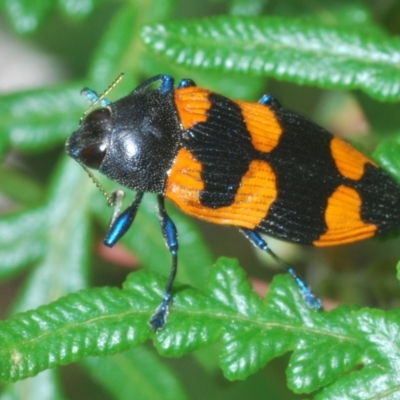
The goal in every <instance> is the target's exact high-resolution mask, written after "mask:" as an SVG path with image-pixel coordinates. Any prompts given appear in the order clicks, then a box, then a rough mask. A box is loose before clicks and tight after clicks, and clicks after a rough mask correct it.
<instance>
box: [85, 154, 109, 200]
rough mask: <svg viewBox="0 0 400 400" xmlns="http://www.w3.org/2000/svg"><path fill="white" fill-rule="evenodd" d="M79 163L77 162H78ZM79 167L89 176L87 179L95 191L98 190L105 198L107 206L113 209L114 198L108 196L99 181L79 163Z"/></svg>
mask: <svg viewBox="0 0 400 400" xmlns="http://www.w3.org/2000/svg"><path fill="white" fill-rule="evenodd" d="M78 162H79V161H78ZM79 164H80V165H81V167H82V168H83V169H84V170H85V171H86V173H87V174H88V175H89V178H90V179H91V180H92V182H93V183H94V184H95V185H96V187H97V189H99V190H100V192H101V194H102V195H103V196H104V197H105V198H106V200H107V204H108V205H109V206H110V207H114V205H115V196H112V195H110V194H109V193H108V192H107V190H106V189H105V188H104V186H103V185H102V184H101V183H100V181H99V180H98V179H97V178H96V177H95V176H94V175H93V174H92V173H91V172H90V170H89V169H88V168H87V167H86V166H85V165H84V164H83V163H81V162H79Z"/></svg>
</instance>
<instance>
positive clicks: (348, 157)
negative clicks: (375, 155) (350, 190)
mask: <svg viewBox="0 0 400 400" xmlns="http://www.w3.org/2000/svg"><path fill="white" fill-rule="evenodd" d="M331 152H332V156H333V159H334V160H335V164H336V167H337V168H338V170H339V172H340V173H341V174H342V175H343V176H345V177H346V178H349V179H353V180H355V181H357V180H359V179H361V178H362V176H363V174H364V167H365V164H366V163H371V164H373V165H375V166H376V164H375V163H374V162H372V161H371V160H370V159H369V158H367V157H366V156H364V155H363V154H361V153H360V152H359V151H358V150H356V149H355V148H353V147H351V146H350V145H349V144H348V143H346V142H344V141H343V140H341V139H339V138H338V137H335V138H333V139H332V141H331Z"/></svg>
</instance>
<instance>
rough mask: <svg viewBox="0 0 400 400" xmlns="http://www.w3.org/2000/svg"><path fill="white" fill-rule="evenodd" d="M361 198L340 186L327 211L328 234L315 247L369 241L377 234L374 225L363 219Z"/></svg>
mask: <svg viewBox="0 0 400 400" xmlns="http://www.w3.org/2000/svg"><path fill="white" fill-rule="evenodd" d="M360 211H361V198H360V195H359V194H358V193H357V191H356V190H355V189H353V188H350V187H348V186H345V185H341V186H339V187H338V188H337V189H336V191H335V192H334V193H333V194H332V196H331V197H330V198H329V200H328V204H327V207H326V210H325V222H326V224H327V226H328V230H327V232H326V233H324V234H323V235H321V236H320V238H319V239H318V240H316V241H314V242H313V244H314V245H315V246H333V245H337V244H343V243H351V242H355V241H357V240H362V239H367V238H369V237H371V236H373V235H374V234H375V233H376V230H377V227H376V225H374V224H367V223H365V222H364V221H362V219H361V215H360Z"/></svg>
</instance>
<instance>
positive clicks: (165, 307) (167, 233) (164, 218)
mask: <svg viewBox="0 0 400 400" xmlns="http://www.w3.org/2000/svg"><path fill="white" fill-rule="evenodd" d="M157 200H158V216H159V219H160V225H161V230H162V233H163V236H164V239H165V243H166V245H167V247H168V250H169V251H170V253H171V256H172V267H171V273H170V275H169V278H168V282H167V285H166V286H165V292H164V298H163V301H162V303H161V305H160V306H159V307H158V308H157V310H156V312H155V313H154V315H153V316H152V317H151V319H150V325H151V327H152V328H153V329H154V330H158V329H161V328H162V327H163V326H164V325H165V322H166V320H167V316H168V311H169V306H170V305H171V300H172V285H173V283H174V280H175V276H176V271H177V266H178V233H177V230H176V227H175V224H174V223H173V221H172V219H171V218H170V217H169V216H168V214H167V212H166V211H165V205H164V197H163V196H161V195H158V196H157Z"/></svg>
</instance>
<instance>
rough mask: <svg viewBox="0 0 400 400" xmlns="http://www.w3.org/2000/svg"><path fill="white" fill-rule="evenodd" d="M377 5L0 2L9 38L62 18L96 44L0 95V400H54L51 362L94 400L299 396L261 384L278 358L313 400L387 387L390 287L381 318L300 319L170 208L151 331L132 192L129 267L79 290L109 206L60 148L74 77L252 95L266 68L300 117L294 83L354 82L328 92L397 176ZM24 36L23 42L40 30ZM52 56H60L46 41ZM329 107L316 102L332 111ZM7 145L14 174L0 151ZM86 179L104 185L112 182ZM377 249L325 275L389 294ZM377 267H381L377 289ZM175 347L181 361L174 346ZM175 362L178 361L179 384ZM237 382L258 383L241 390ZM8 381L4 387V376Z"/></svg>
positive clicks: (344, 309) (148, 219) (156, 254)
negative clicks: (55, 74) (358, 111)
mask: <svg viewBox="0 0 400 400" xmlns="http://www.w3.org/2000/svg"><path fill="white" fill-rule="evenodd" d="M317 3H318V4H317ZM375 3H376V4H375ZM378 3H379V2H378V1H376V2H374V1H372V2H370V4H369V5H367V4H366V3H360V2H358V1H356V0H353V1H351V2H349V1H347V0H336V1H331V0H321V1H320V2H316V3H308V2H307V4H305V3H304V2H295V1H293V2H279V1H264V0H252V1H248V0H246V1H243V0H232V1H230V2H227V1H220V2H219V3H218V7H224V11H223V15H220V16H218V17H215V16H213V14H214V11H213V10H214V9H213V7H216V5H215V4H213V2H210V3H205V4H204V5H203V4H202V5H201V6H202V8H203V7H204V9H199V8H198V9H197V13H201V15H197V14H196V15H192V14H191V15H190V16H192V17H193V16H194V17H195V18H194V19H188V18H186V16H189V9H191V8H193V7H195V6H196V4H197V3H196V4H195V3H194V2H193V3H192V2H188V4H189V5H188V6H187V7H188V8H187V9H186V8H185V6H183V5H180V6H179V8H178V7H177V4H178V3H177V2H175V1H174V0H167V1H166V0H151V1H141V2H139V1H130V2H127V1H120V2H118V3H117V2H106V1H103V2H100V1H96V0H83V1H82V0H59V1H58V2H51V1H30V0H29V1H28V0H4V1H3V2H1V1H0V10H1V11H4V14H5V15H6V16H7V18H8V21H9V22H10V25H11V26H12V27H13V29H14V30H15V31H16V32H18V33H21V34H27V33H31V34H33V33H34V32H35V31H36V30H37V29H38V28H41V29H43V30H44V32H45V33H46V34H45V36H46V38H47V39H48V38H49V37H50V38H51V37H52V36H53V37H55V38H58V37H61V36H63V35H64V31H63V30H64V29H65V27H66V26H69V27H70V29H77V30H80V32H81V35H80V37H82V41H83V40H85V39H86V37H88V36H90V35H89V33H90V32H93V31H94V32H95V36H96V38H97V40H96V46H95V48H93V51H92V52H91V54H90V55H87V54H82V53H80V52H79V43H74V49H75V50H74V51H75V52H76V54H74V57H84V58H85V59H87V60H88V61H87V66H86V70H85V71H80V72H79V74H78V78H75V77H73V78H71V80H70V81H69V82H66V83H61V84H57V85H53V86H51V87H45V88H43V87H42V88H37V89H30V90H25V91H21V92H16V93H9V94H5V95H3V96H2V97H0V155H1V157H2V160H3V161H4V165H3V166H2V167H1V168H0V192H1V193H2V194H3V195H5V196H6V197H7V198H8V199H9V200H10V201H11V205H12V206H11V208H10V210H9V211H7V212H4V213H3V214H2V215H1V218H0V280H1V281H4V282H5V285H6V282H14V281H16V280H17V278H19V279H18V280H20V281H23V284H22V286H21V288H20V289H19V294H18V296H17V298H16V300H15V302H14V303H13V305H12V306H11V307H10V314H11V315H10V316H9V317H8V318H7V319H5V320H4V321H3V322H1V323H0V338H1V340H0V379H1V381H3V382H5V384H4V386H3V395H2V396H0V400H6V399H38V398H40V399H43V400H47V399H51V400H54V399H66V398H71V396H72V395H71V394H70V393H68V390H66V387H67V386H68V385H63V383H62V382H63V380H61V379H60V377H59V371H60V369H58V368H57V369H51V368H54V367H57V366H63V365H66V364H70V363H73V362H76V361H79V365H80V367H81V368H82V369H83V370H84V371H86V373H87V374H88V375H89V376H90V377H91V378H92V380H93V381H95V382H96V383H97V384H98V386H99V387H100V388H101V389H97V390H99V391H100V392H101V393H102V394H104V392H105V393H106V395H105V396H106V397H104V398H107V399H109V398H115V399H131V398H138V399H157V398H160V399H168V398H171V399H186V398H210V399H213V398H215V399H216V398H218V399H225V398H229V399H230V400H232V399H233V400H235V399H236V398H243V397H244V396H245V395H247V396H248V397H251V398H255V399H258V398H265V396H266V393H268V394H269V395H270V396H271V398H285V399H286V398H287V399H289V398H300V397H298V396H296V395H295V394H292V393H289V392H287V391H285V390H286V389H284V388H282V387H280V386H279V385H278V384H277V383H276V382H277V381H279V380H283V379H284V373H283V371H282V368H280V369H278V371H279V374H278V373H277V372H276V366H280V365H279V363H281V364H283V365H284V366H285V367H287V370H286V371H287V372H286V379H287V384H288V386H289V388H290V390H291V391H292V392H294V393H297V394H307V395H310V396H314V398H316V399H370V398H382V399H396V398H399V397H400V394H399V389H398V388H399V387H400V386H399V376H398V373H397V371H398V369H399V366H400V353H399V350H398V344H397V343H398V337H399V333H398V331H399V326H400V313H399V309H398V308H394V307H395V306H396V303H395V302H394V301H393V297H392V298H391V300H390V301H389V302H388V303H385V305H388V304H389V305H391V306H392V310H391V311H383V310H380V309H379V308H378V307H375V308H372V307H371V308H358V307H355V306H340V307H338V308H336V309H335V310H333V311H331V312H315V311H313V310H310V309H308V308H307V307H306V306H305V304H304V301H303V299H302V298H301V297H300V295H299V292H298V290H297V289H296V286H295V285H294V283H293V282H292V280H291V279H290V278H289V277H288V276H277V277H276V278H275V279H274V281H273V283H272V285H271V288H270V291H269V293H268V295H267V297H266V298H265V299H261V298H260V297H259V296H258V295H257V294H255V292H254V291H253V289H252V287H251V285H250V283H249V281H248V279H247V277H246V276H245V273H244V271H243V270H242V269H241V268H240V267H239V265H238V263H237V262H236V261H233V260H230V259H226V258H220V259H219V260H218V261H217V262H216V264H215V266H214V267H212V264H213V257H212V256H211V250H210V248H209V247H210V244H211V242H212V241H213V240H206V239H205V237H204V235H203V234H202V233H201V230H200V228H199V227H198V226H196V225H195V223H194V221H193V220H191V219H188V218H186V217H185V216H183V215H182V213H180V212H179V211H178V210H176V209H175V208H172V207H171V206H170V205H168V207H169V208H171V210H170V209H169V210H168V211H169V213H170V215H171V216H172V218H173V220H174V222H175V223H176V225H177V227H178V231H179V243H180V250H179V272H178V282H179V283H177V284H176V286H175V296H174V301H173V306H172V308H171V311H170V315H169V319H168V323H167V325H166V327H165V328H164V329H163V330H161V331H159V332H152V331H151V330H150V327H149V325H148V321H149V318H150V316H151V315H152V313H153V312H154V310H155V308H156V307H157V306H158V304H159V302H160V299H161V297H162V293H163V288H164V286H165V283H166V276H167V275H168V273H169V269H170V255H169V254H168V252H167V250H166V248H165V244H164V242H163V239H162V235H161V232H160V227H159V222H158V220H157V217H156V216H155V202H154V199H153V196H151V195H147V196H145V200H144V203H143V204H142V205H141V208H140V210H139V213H138V215H137V217H136V220H135V224H134V226H133V227H132V228H131V229H130V230H129V232H128V233H127V234H126V235H125V236H124V238H123V239H122V240H121V242H122V244H123V245H124V246H125V248H126V249H128V250H129V251H130V252H131V253H133V254H135V257H136V258H137V259H138V260H139V264H140V265H141V266H142V267H143V270H141V271H139V272H135V273H132V274H129V275H128V277H127V278H126V280H125V282H124V284H123V286H122V288H118V287H116V284H115V281H113V282H112V283H111V284H110V285H111V286H113V287H109V286H104V285H103V284H101V285H97V286H98V287H94V286H95V285H93V282H92V281H91V279H90V278H93V276H94V275H95V274H98V273H99V268H97V269H96V266H97V265H98V264H99V262H100V261H99V256H96V255H94V252H93V247H94V246H93V242H94V241H96V240H97V239H98V238H100V237H102V236H103V235H104V233H105V232H106V229H107V224H108V222H109V218H110V215H111V211H112V210H111V209H110V208H109V207H108V206H107V205H106V202H105V200H104V197H103V196H102V195H101V193H99V192H98V191H97V190H96V188H95V187H94V185H93V184H92V182H91V181H90V179H89V178H88V177H87V176H86V174H85V173H84V171H82V169H81V168H80V167H79V165H77V164H76V163H75V162H74V161H73V160H70V159H67V157H66V156H65V155H64V152H63V146H64V142H65V140H66V138H67V137H68V136H69V135H70V134H71V132H72V131H74V130H75V129H76V127H77V126H78V123H79V118H80V116H81V115H82V113H83V111H84V110H85V108H86V107H87V105H86V102H85V101H84V99H82V98H81V97H80V96H79V91H80V90H81V89H82V88H83V87H84V86H89V87H92V88H93V89H95V90H96V91H102V90H103V89H104V88H106V87H107V86H108V85H109V84H110V83H111V81H112V80H113V79H114V78H115V77H116V76H117V75H118V74H119V73H120V72H122V71H123V72H125V76H126V78H124V81H123V83H122V84H120V85H119V86H118V87H117V88H116V89H115V90H114V91H113V92H112V93H111V94H110V98H118V97H119V96H121V95H124V94H126V93H128V92H129V91H130V90H132V88H134V87H135V85H137V84H138V83H140V82H141V81H142V80H143V78H144V77H148V76H151V75H153V74H156V73H160V72H166V73H171V74H172V75H174V76H175V77H176V78H177V79H179V78H182V77H192V78H193V79H195V80H196V81H197V83H199V84H201V85H204V86H206V87H209V88H211V89H214V90H218V91H222V92H223V93H225V94H227V95H229V96H233V97H237V98H243V99H252V100H256V99H257V98H259V96H260V95H261V93H262V91H263V90H264V87H263V86H264V85H265V80H266V78H270V82H271V81H272V79H273V78H276V79H278V80H282V81H286V82H292V83H294V84H295V85H291V86H289V85H288V84H286V86H285V85H281V86H280V85H279V84H277V83H276V82H274V83H273V84H272V86H271V87H272V88H273V89H274V90H275V91H276V94H278V97H279V92H280V91H282V93H283V94H284V92H285V90H288V89H287V88H288V87H289V90H288V92H290V94H289V96H288V98H287V99H286V101H287V102H289V103H290V102H294V101H295V100H296V99H297V103H295V102H294V103H293V104H295V107H294V108H296V109H297V108H298V109H300V110H301V108H302V107H305V104H306V105H307V107H312V106H313V105H314V104H313V103H312V101H311V100H312V98H314V97H315V96H316V95H315V93H317V90H315V91H311V89H310V88H306V87H303V88H299V87H298V86H299V85H302V84H307V85H312V86H315V87H317V88H320V89H336V90H339V89H340V90H346V91H350V90H354V89H357V90H358V91H357V92H355V94H352V95H348V94H347V92H346V93H343V95H344V96H347V97H346V99H349V98H350V97H351V98H352V99H353V101H357V100H359V102H358V103H357V104H358V106H359V107H360V108H362V109H363V110H366V111H367V112H368V119H369V120H370V121H371V128H372V129H371V130H372V131H375V132H376V133H379V134H381V136H382V134H385V135H386V137H384V139H382V140H381V142H380V143H379V145H378V146H377V148H376V151H375V153H374V157H375V159H376V160H377V162H379V163H380V164H381V165H382V166H383V168H385V169H386V170H387V171H388V172H389V173H390V174H391V175H392V176H393V177H394V178H395V179H397V180H399V181H400V164H399V157H398V154H399V153H400V135H399V134H398V133H397V132H396V131H395V130H397V131H398V128H397V127H398V122H399V121H398V120H397V119H396V117H397V114H396V108H395V106H396V105H391V107H389V106H388V104H387V103H383V102H396V101H398V100H399V97H400V84H399V82H400V76H399V52H400V41H399V39H398V38H397V37H396V36H394V35H393V34H391V33H389V31H390V30H391V29H393V28H392V27H393V26H398V24H396V21H398V19H399V18H400V7H399V6H398V5H396V4H395V5H392V6H391V8H386V9H385V10H382V6H379V13H378V11H377V10H378ZM179 4H180V3H179ZM218 13H219V14H221V9H218ZM98 15H102V18H103V19H104V20H106V23H104V24H102V25H101V24H94V23H93V24H92V16H93V20H95V17H96V16H98ZM203 15H204V16H205V17H204V18H203V17H202V16H203ZM266 15H268V16H266ZM89 16H90V18H88V17H89ZM396 18H397V19H396ZM53 19H54V20H55V23H54V22H53V25H51V22H52V20H53ZM376 21H379V23H378V22H376ZM49 26H50V27H49ZM59 26H60V28H59ZM63 27H64V28H63ZM30 40H31V41H36V42H37V43H39V44H40V40H43V39H39V37H38V36H33V37H32V38H31V39H30ZM58 51H59V52H60V54H63V53H62V52H63V49H62V48H60V49H58ZM274 85H275V86H274ZM361 92H363V93H361ZM318 93H319V94H320V92H318ZM324 96H325V99H328V101H326V104H328V103H329V100H332V99H333V95H332V92H328V91H327V92H324ZM368 96H369V97H368ZM293 99H294V100H293ZM378 100H379V101H381V103H378ZM321 103H323V101H321ZM331 103H332V102H331ZM292 108H293V107H292ZM337 108H340V107H337V106H336V108H335V107H333V108H329V109H328V111H327V110H324V113H325V114H326V113H329V114H334V115H337V116H336V117H335V119H336V120H340V119H341V114H340V113H337V114H335V112H337ZM342 111H343V109H342ZM310 114H311V111H310ZM394 114H396V115H394ZM316 118H320V115H316ZM393 126H394V127H396V129H393ZM381 127H384V128H381ZM352 129H354V128H353V127H351V128H349V131H351V130H352ZM374 140H375V141H378V137H377V136H376V135H375V136H374ZM364 146H365V147H367V146H368V144H366V143H365V142H364ZM10 153H11V154H14V157H15V154H16V155H17V156H16V157H17V159H18V160H20V161H19V162H20V164H22V165H25V166H28V167H25V168H20V167H19V166H18V165H20V164H18V162H17V163H13V162H11V163H10V162H8V160H9V158H8V156H9V154H10ZM100 179H101V182H102V184H103V185H104V186H105V187H106V188H107V190H112V189H114V188H115V184H114V183H112V182H107V181H106V180H105V179H103V178H101V177H100ZM49 182H50V183H49ZM44 188H47V189H44ZM93 222H95V224H93ZM94 226H96V227H97V229H96V234H94V229H93V227H94ZM228 233H229V232H228ZM242 243H243V242H240V243H239V244H237V245H236V247H242ZM217 247H218V246H217ZM230 247H231V248H232V247H233V248H234V247H235V244H233V245H232V244H230ZM382 252H383V251H382ZM368 255H369V254H368ZM385 256H386V258H385V260H384V261H382V262H381V264H379V266H378V264H374V263H373V261H370V260H368V262H369V264H367V267H366V268H365V269H366V270H367V271H368V272H369V273H370V274H373V273H374V271H375V270H378V272H379V274H377V275H372V276H371V275H367V278H365V279H364V280H354V279H349V280H347V279H346V276H347V275H346V270H345V268H346V264H347V262H348V261H347V259H344V258H336V259H335V261H334V262H333V265H337V266H340V268H342V270H341V271H338V272H335V273H332V275H331V276H330V278H329V277H328V278H326V281H334V280H335V279H337V276H345V278H344V279H342V281H341V282H339V283H338V284H337V286H336V291H337V292H340V290H339V289H338V288H341V287H346V285H347V287H349V290H348V291H349V292H351V294H352V295H354V294H358V293H359V288H360V287H362V286H363V285H364V286H366V285H367V284H366V282H368V283H370V282H373V283H374V284H375V285H376V286H375V287H378V289H375V290H380V291H383V292H384V293H386V292H390V293H393V292H396V293H398V284H397V282H396V281H395V278H394V275H395V268H394V266H395V265H396V262H397V260H398V257H399V254H398V253H394V254H392V252H387V254H385ZM374 257H377V258H378V256H373V257H372V258H374ZM365 258H369V257H368V256H365ZM304 262H305V263H307V260H305V261H304ZM319 263H320V262H319ZM359 263H361V260H360V257H359V256H357V258H356V261H355V265H356V266H357V267H358V268H357V269H358V270H361V269H362V268H361V267H360V265H359ZM243 264H246V267H247V266H248V264H250V262H244V263H243ZM310 264H313V262H310ZM314 264H315V263H314ZM338 264H339V265H338ZM383 264H387V265H390V267H389V272H388V274H387V278H386V281H387V282H389V283H385V279H384V278H385V276H384V272H383V271H381V269H382V268H381V265H383ZM314 268H315V266H314ZM103 269H108V270H110V269H111V267H110V266H108V265H107V266H103ZM382 276H383V278H382ZM353 277H354V276H353ZM375 277H378V278H375ZM395 282H396V283H395ZM324 285H325V286H328V285H327V284H324V283H321V281H319V283H318V280H317V282H316V285H315V286H316V291H317V292H318V293H319V294H321V295H323V294H324V290H323V287H324ZM385 285H386V286H385ZM330 294H331V295H332V291H331V292H330ZM337 297H338V298H340V295H338V296H337ZM366 297H368V295H365V296H359V297H356V302H357V303H358V304H360V305H361V304H362V305H365V304H366V302H364V301H363V300H364V299H365V298H366ZM343 298H344V297H343ZM352 299H354V297H352ZM6 302H7V299H5V300H4V303H6ZM375 304H377V303H375ZM381 308H382V309H383V306H381ZM27 310H29V311H27ZM149 341H151V342H152V344H151V345H149V343H148V342H149ZM155 350H156V351H157V352H158V353H159V354H161V355H162V356H163V357H159V356H158V355H157V354H156V351H155ZM123 351H124V352H123ZM187 354H191V355H192V358H189V357H188V356H185V357H183V356H184V355H187ZM93 356H96V357H93ZM171 357H174V358H176V357H180V358H182V359H183V361H188V360H190V362H188V365H189V366H187V365H186V364H183V365H184V366H183V367H182V365H181V364H175V363H174V362H172V361H171V360H167V358H171ZM285 357H286V358H285ZM183 361H182V362H183ZM217 364H218V366H219V367H218V366H217ZM193 365H194V366H193ZM268 365H273V367H271V369H268V368H269V367H268ZM191 368H193V369H194V371H195V372H194V373H193V374H192V375H190V376H189V378H188V375H189V372H187V370H191ZM217 368H219V369H220V370H222V372H223V374H224V376H225V377H226V378H227V379H228V380H243V381H244V382H241V383H235V386H234V390H232V392H228V391H227V388H228V387H229V388H230V387H232V386H231V385H229V383H228V382H225V384H224V385H223V387H222V388H221V387H220V386H221V385H219V386H218V385H216V384H214V381H215V374H216V369H217ZM37 374H39V375H37ZM185 374H186V375H185ZM35 375H37V377H35V378H29V379H25V378H28V377H33V376H35ZM278 375H279V376H278ZM193 376H195V377H196V382H194V378H193ZM254 377H255V378H254ZM271 377H272V378H271ZM64 379H65V378H64ZM252 379H258V380H257V381H256V382H257V386H255V385H254V383H253V382H255V381H252ZM15 381H20V382H17V383H11V382H15ZM88 381H89V380H88V379H86V381H85V382H86V384H87V382H88ZM196 385H197V386H196ZM199 388H201V389H202V390H203V391H206V390H207V389H208V390H209V392H207V393H205V392H204V393H203V392H202V391H201V390H199ZM211 391H212V393H213V394H212V395H211V394H210V393H211ZM199 393H200V394H199ZM196 396H197V397H196ZM199 396H200V397H199ZM212 396H214V397H212ZM235 396H236V397H235ZM258 396H259V397H258ZM95 397H96V396H94V397H93V396H92V395H89V396H86V397H85V395H84V394H81V398H95ZM96 398H97V397H96ZM301 398H303V397H301Z"/></svg>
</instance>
